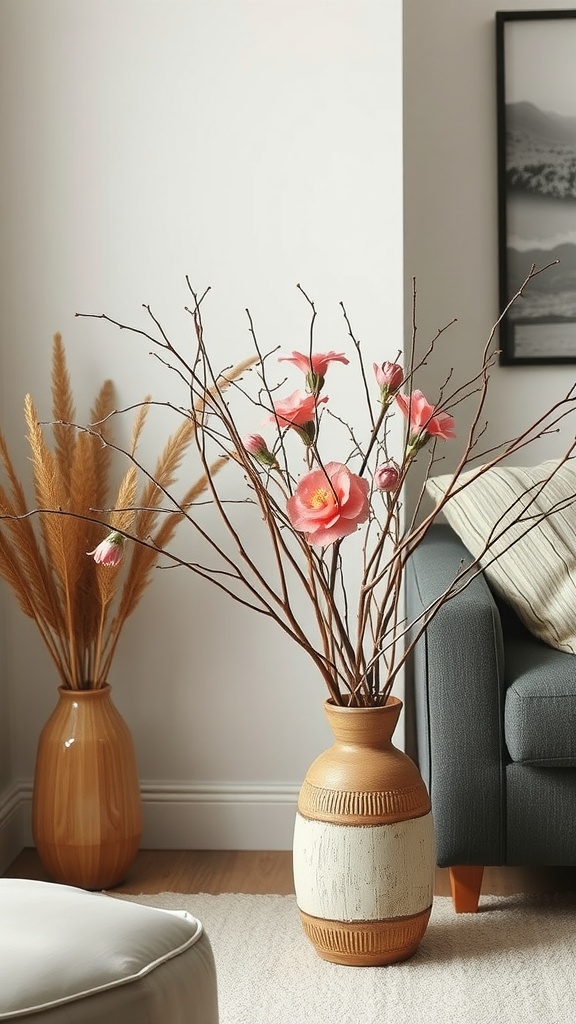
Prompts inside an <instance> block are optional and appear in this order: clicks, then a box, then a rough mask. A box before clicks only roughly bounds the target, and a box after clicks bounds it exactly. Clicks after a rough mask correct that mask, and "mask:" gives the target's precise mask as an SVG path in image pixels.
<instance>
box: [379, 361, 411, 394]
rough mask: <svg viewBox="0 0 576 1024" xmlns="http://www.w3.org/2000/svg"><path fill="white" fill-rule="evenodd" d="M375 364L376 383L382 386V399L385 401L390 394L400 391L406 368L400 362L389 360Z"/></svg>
mask: <svg viewBox="0 0 576 1024" xmlns="http://www.w3.org/2000/svg"><path fill="white" fill-rule="evenodd" d="M373 365H374V373H375V375H376V383H377V384H379V386H380V391H381V393H382V401H385V400H386V399H387V398H388V397H389V395H391V394H393V393H394V392H395V391H398V388H399V387H401V385H402V381H403V380H404V370H403V369H402V367H401V366H400V365H399V363H390V362H388V361H386V362H385V363H381V364H380V366H379V365H378V363H374V364H373Z"/></svg>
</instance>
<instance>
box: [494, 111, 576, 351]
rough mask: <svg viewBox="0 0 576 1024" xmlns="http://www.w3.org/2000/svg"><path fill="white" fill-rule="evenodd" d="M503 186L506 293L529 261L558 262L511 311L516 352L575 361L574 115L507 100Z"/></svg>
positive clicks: (519, 280)
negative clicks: (504, 188)
mask: <svg viewBox="0 0 576 1024" xmlns="http://www.w3.org/2000/svg"><path fill="white" fill-rule="evenodd" d="M574 102H575V106H576V97H575V98H574ZM505 187H506V196H507V200H506V202H507V275H508V294H509V295H510V296H511V295H513V294H514V293H515V292H516V291H517V290H518V288H519V287H520V285H521V284H522V282H523V281H524V279H525V278H526V276H527V274H528V272H529V270H530V267H531V266H532V264H535V265H536V266H537V267H543V266H545V265H546V264H548V263H551V262H552V261H553V260H559V263H558V265H557V266H555V267H551V268H550V269H549V270H546V271H545V272H544V273H542V274H540V275H539V276H538V277H536V278H534V279H533V280H532V281H531V282H530V285H529V286H528V287H527V288H526V290H525V292H524V295H523V297H522V298H521V299H519V300H517V302H516V303H515V304H514V306H513V307H512V309H511V311H510V313H509V320H510V322H511V325H514V327H513V330H514V355H515V357H516V358H530V357H535V358H538V357H542V358H546V357H547V356H550V357H556V358H558V357H564V358H567V357H568V358H570V357H574V358H575V359H576V115H575V116H574V117H571V116H566V115H561V114H556V113H554V112H553V111H547V110H541V109H540V108H539V107H538V106H536V105H535V104H534V103H530V102H528V101H520V102H518V103H511V104H507V105H506V183H505Z"/></svg>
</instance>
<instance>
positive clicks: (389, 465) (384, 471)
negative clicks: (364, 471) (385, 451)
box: [372, 462, 400, 492]
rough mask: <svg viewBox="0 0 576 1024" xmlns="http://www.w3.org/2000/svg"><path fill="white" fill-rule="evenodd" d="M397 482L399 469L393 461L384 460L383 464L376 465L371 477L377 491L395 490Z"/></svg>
mask: <svg viewBox="0 0 576 1024" xmlns="http://www.w3.org/2000/svg"><path fill="white" fill-rule="evenodd" d="M399 482H400V470H399V469H398V466H397V465H396V463H395V462H386V463H385V464H384V465H383V466H378V469H377V470H376V472H375V473H374V476H373V478H372V483H373V484H374V487H375V489H376V490H377V491H388V492H390V491H395V490H396V489H397V487H398V484H399Z"/></svg>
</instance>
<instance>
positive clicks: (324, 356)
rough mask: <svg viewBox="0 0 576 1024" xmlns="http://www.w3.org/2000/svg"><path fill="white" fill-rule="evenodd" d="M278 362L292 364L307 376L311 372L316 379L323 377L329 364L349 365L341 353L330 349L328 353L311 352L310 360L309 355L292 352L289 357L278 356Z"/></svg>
mask: <svg viewBox="0 0 576 1024" xmlns="http://www.w3.org/2000/svg"><path fill="white" fill-rule="evenodd" d="M278 362H279V363H282V362H284V363H294V365H295V366H297V367H298V369H299V370H302V372H303V373H306V374H308V373H310V371H312V373H315V374H316V376H317V377H325V376H326V371H327V369H328V366H329V364H330V363H349V362H350V360H349V359H347V357H346V356H345V355H344V353H343V352H334V351H333V350H332V349H331V350H330V352H313V353H312V359H310V354H307V355H305V354H304V352H292V353H291V355H289V356H278Z"/></svg>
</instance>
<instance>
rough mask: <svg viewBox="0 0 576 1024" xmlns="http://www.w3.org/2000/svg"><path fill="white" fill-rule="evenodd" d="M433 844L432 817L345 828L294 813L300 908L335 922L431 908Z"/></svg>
mask: <svg viewBox="0 0 576 1024" xmlns="http://www.w3.org/2000/svg"><path fill="white" fill-rule="evenodd" d="M434 861H435V840H434V828H433V823H432V815H431V814H430V813H428V814H424V815H421V816H420V817H417V818H411V819H409V820H407V821H397V822H393V823H391V824H386V825H374V826H367V825H361V826H356V825H341V824H332V823H330V822H325V821H315V820H311V819H309V818H305V817H304V816H303V815H301V814H297V815H296V823H295V829H294V885H295V890H296V899H297V903H298V907H299V908H300V910H301V911H303V912H304V913H305V914H309V915H310V916H311V917H318V918H325V919H329V920H332V921H377V920H384V919H390V918H396V917H410V916H413V915H415V914H420V913H422V912H423V911H425V910H427V909H428V908H429V907H430V906H431V905H432V899H433V881H434V880H433V873H432V872H431V870H430V865H431V864H433V863H434Z"/></svg>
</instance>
